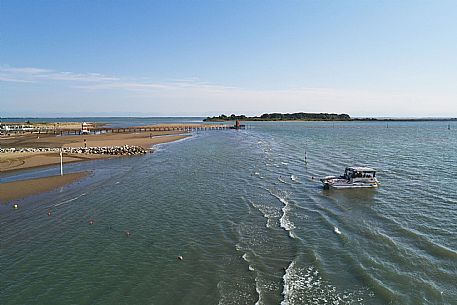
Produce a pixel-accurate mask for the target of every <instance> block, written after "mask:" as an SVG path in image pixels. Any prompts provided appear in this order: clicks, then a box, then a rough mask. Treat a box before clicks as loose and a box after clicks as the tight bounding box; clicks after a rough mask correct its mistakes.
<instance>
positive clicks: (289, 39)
mask: <svg viewBox="0 0 457 305" xmlns="http://www.w3.org/2000/svg"><path fill="white" fill-rule="evenodd" d="M456 30H457V2H455V1H421V0H417V1H407V0H405V1H375V0H373V1H362V0H360V1H343V0H341V1H316V0H314V1H304V0H303V1H299V0H290V1H287V0H284V1H254V0H244V1H236V0H235V1H233V0H232V1H228V0H227V1H216V0H215V1H198V0H193V1H192V0H189V1H135V0H132V1H123V0H122V1H121V0H118V1H97V0H95V1H82V0H80V1H70V0H69V1H44V0H36V1H22V0H0V116H3V117H5V116H48V115H64V116H72V115H100V114H102V115H160V116H166V115H198V116H200V115H202V116H206V115H216V114H220V113H244V114H248V115H257V114H261V113H264V112H297V111H304V112H338V113H343V112H344V113H348V114H350V115H353V116H411V117H413V116H446V117H449V116H457V87H456V83H457V37H456V36H457V34H456Z"/></svg>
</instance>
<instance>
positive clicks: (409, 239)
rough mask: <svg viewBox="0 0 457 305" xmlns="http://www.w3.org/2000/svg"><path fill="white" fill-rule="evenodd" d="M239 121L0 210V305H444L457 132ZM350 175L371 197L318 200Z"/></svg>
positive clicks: (350, 194) (358, 194)
mask: <svg viewBox="0 0 457 305" xmlns="http://www.w3.org/2000/svg"><path fill="white" fill-rule="evenodd" d="M124 120H125V121H126V122H120V123H119V122H116V124H122V123H125V124H127V123H128V119H124ZM140 121H141V120H140ZM135 123H138V122H135ZM140 123H141V122H140ZM144 123H145V124H146V123H148V122H144ZM248 125H249V127H250V128H248V129H246V130H238V131H235V130H224V131H221V130H218V131H207V132H198V133H194V134H193V136H192V137H191V138H188V139H186V140H182V141H178V142H176V143H169V144H165V145H160V146H158V147H157V149H156V151H155V152H154V153H152V154H147V155H145V156H136V157H130V158H118V159H111V160H98V161H90V162H85V163H79V164H68V165H65V169H66V171H67V172H72V171H78V170H90V171H91V174H90V176H89V177H88V178H85V179H83V180H81V181H80V182H77V183H74V184H72V185H68V186H64V187H61V188H59V189H57V190H54V191H52V192H50V193H47V194H41V195H37V196H34V197H31V198H28V199H25V200H20V201H19V205H20V208H19V209H17V210H13V209H11V206H8V205H3V206H0V304H5V305H6V304H284V305H286V304H370V305H371V304H456V300H457V287H456V283H457V223H456V219H457V187H456V185H457V178H456V175H455V173H456V164H457V152H456V149H455V148H456V147H457V125H455V124H453V123H451V129H450V130H448V128H447V125H448V123H446V122H396V123H392V122H391V123H389V125H388V128H387V126H386V124H385V123H382V122H340V123H326V122H256V123H248ZM351 165H364V166H370V167H374V168H375V169H377V170H378V172H377V178H378V179H379V181H380V183H381V186H380V188H379V189H374V190H342V191H332V190H323V189H322V187H321V185H320V183H319V180H318V178H319V177H321V176H325V175H331V174H332V175H338V174H341V173H343V171H344V168H345V167H346V166H351ZM58 172H59V168H58V167H49V168H45V169H39V170H29V171H22V172H17V173H14V174H10V175H8V176H5V175H3V176H2V177H1V179H2V181H11V180H15V179H19V178H21V179H23V178H30V177H37V176H40V175H49V174H52V173H54V174H58ZM48 211H51V216H48V215H47V213H48ZM90 223H92V224H90ZM178 256H182V258H183V259H182V260H178V259H177V257H178Z"/></svg>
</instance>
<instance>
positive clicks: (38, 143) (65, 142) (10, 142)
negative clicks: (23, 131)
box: [0, 131, 186, 173]
mask: <svg viewBox="0 0 457 305" xmlns="http://www.w3.org/2000/svg"><path fill="white" fill-rule="evenodd" d="M185 137H186V136H185V135H181V134H178V133H177V132H169V131H168V132H151V133H148V132H143V133H120V134H101V135H84V136H79V135H78V136H55V135H52V136H51V135H45V136H38V135H36V134H28V135H18V136H11V137H7V138H5V137H2V138H1V139H0V146H1V147H15V148H34V147H54V148H56V147H57V148H58V147H84V139H85V140H86V145H87V147H100V146H124V145H130V146H141V147H143V148H145V149H149V148H150V147H151V146H152V145H154V144H161V143H167V142H172V141H176V140H180V139H183V138H185ZM116 157H118V156H112V155H96V154H64V157H63V162H64V163H69V162H79V161H86V160H95V159H102V158H116ZM55 164H60V155H59V154H58V153H50V152H24V153H18V152H16V153H1V154H0V173H1V172H9V171H14V170H20V169H28V168H34V167H41V166H47V165H55Z"/></svg>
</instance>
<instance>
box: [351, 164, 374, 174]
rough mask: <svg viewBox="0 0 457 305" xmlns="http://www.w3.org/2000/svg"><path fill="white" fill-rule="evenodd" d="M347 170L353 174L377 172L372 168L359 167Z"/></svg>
mask: <svg viewBox="0 0 457 305" xmlns="http://www.w3.org/2000/svg"><path fill="white" fill-rule="evenodd" d="M346 170H347V171H352V172H371V173H373V172H376V170H375V169H373V168H370V167H357V166H354V167H347V168H346Z"/></svg>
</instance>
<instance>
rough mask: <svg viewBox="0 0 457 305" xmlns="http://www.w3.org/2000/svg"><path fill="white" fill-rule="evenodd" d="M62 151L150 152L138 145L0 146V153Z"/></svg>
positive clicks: (93, 152)
mask: <svg viewBox="0 0 457 305" xmlns="http://www.w3.org/2000/svg"><path fill="white" fill-rule="evenodd" d="M60 151H62V152H63V153H67V154H96V155H113V156H134V155H144V154H146V153H148V152H152V148H151V149H149V150H148V149H144V148H143V147H140V146H129V145H124V146H101V147H62V148H49V147H45V148H0V153H24V152H32V153H34V152H55V153H58V152H60Z"/></svg>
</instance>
